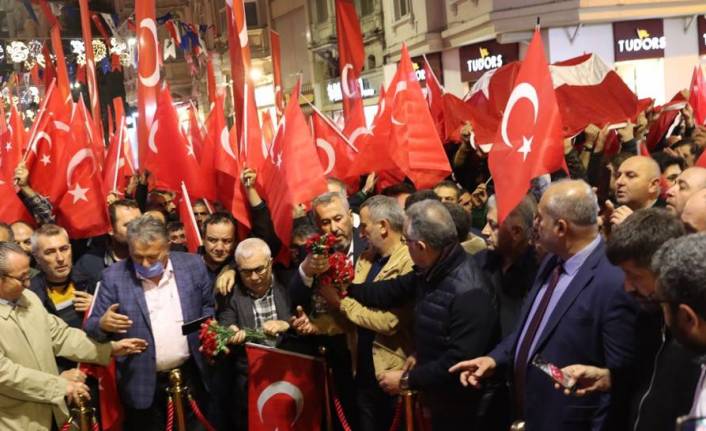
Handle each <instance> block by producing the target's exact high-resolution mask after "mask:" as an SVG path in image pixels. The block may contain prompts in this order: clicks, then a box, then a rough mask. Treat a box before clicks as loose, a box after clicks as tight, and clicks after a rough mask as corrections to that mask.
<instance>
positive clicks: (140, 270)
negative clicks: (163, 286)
mask: <svg viewBox="0 0 706 431" xmlns="http://www.w3.org/2000/svg"><path fill="white" fill-rule="evenodd" d="M135 272H136V273H137V275H139V276H140V277H142V278H156V277H159V276H160V275H162V273H164V265H162V262H161V261H157V262H155V263H153V264H152V265H150V266H142V265H140V264H139V263H137V262H135Z"/></svg>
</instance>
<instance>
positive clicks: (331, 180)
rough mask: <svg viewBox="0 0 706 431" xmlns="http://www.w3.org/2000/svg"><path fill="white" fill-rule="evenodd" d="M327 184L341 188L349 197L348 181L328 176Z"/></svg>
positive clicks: (343, 193) (344, 194) (342, 192)
mask: <svg viewBox="0 0 706 431" xmlns="http://www.w3.org/2000/svg"><path fill="white" fill-rule="evenodd" d="M326 185H327V186H334V187H337V188H339V189H341V194H342V195H343V196H345V197H346V199H348V191H347V190H346V183H344V182H343V181H341V180H339V179H338V178H335V177H328V178H326Z"/></svg>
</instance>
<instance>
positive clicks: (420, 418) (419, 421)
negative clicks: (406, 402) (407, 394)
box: [413, 403, 427, 431]
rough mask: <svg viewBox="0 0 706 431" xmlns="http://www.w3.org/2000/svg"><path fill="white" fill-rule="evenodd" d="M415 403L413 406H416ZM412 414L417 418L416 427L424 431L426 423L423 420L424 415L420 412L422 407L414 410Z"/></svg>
mask: <svg viewBox="0 0 706 431" xmlns="http://www.w3.org/2000/svg"><path fill="white" fill-rule="evenodd" d="M416 404H417V403H414V404H413V405H416ZM414 410H415V411H414V414H415V416H417V425H418V426H419V430H420V431H426V424H427V423H426V422H425V420H424V414H423V411H422V407H421V406H419V408H416V409H414Z"/></svg>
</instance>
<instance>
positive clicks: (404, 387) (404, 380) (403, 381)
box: [400, 370, 409, 391]
mask: <svg viewBox="0 0 706 431" xmlns="http://www.w3.org/2000/svg"><path fill="white" fill-rule="evenodd" d="M400 390H401V391H408V390H409V370H407V371H405V372H404V373H402V377H400Z"/></svg>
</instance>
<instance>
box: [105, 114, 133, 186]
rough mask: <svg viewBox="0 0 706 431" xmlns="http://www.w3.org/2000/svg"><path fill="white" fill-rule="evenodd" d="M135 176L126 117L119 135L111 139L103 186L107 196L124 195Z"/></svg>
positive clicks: (120, 125)
mask: <svg viewBox="0 0 706 431" xmlns="http://www.w3.org/2000/svg"><path fill="white" fill-rule="evenodd" d="M134 174H135V169H134V167H133V164H132V155H131V151H130V139H129V137H128V134H127V126H126V125H125V117H123V118H122V119H121V120H120V123H119V124H118V130H117V133H116V134H114V135H113V136H112V137H111V139H110V145H109V147H108V155H107V156H106V160H105V165H104V166H103V186H104V187H105V192H106V194H108V193H110V192H118V193H124V192H125V189H126V187H127V184H128V180H129V178H130V177H131V176H132V175H134Z"/></svg>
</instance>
